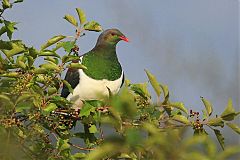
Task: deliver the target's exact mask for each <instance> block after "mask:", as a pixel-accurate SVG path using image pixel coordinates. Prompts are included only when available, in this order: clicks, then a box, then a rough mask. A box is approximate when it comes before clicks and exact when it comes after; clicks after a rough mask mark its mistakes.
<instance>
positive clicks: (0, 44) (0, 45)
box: [0, 40, 13, 50]
mask: <svg viewBox="0 0 240 160" xmlns="http://www.w3.org/2000/svg"><path fill="white" fill-rule="evenodd" d="M12 48H13V47H12V43H11V42H8V41H2V40H0V49H5V50H11V49H12Z"/></svg>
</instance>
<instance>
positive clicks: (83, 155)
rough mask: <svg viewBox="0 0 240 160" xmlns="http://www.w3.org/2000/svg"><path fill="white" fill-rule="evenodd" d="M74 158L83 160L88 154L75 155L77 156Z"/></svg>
mask: <svg viewBox="0 0 240 160" xmlns="http://www.w3.org/2000/svg"><path fill="white" fill-rule="evenodd" d="M73 157H74V158H75V159H83V158H85V157H86V154H85V153H75V154H74V155H73Z"/></svg>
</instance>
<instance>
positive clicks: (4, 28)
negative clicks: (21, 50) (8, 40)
mask: <svg viewBox="0 0 240 160" xmlns="http://www.w3.org/2000/svg"><path fill="white" fill-rule="evenodd" d="M6 32H7V27H6V26H2V28H1V29H0V36H1V35H3V34H4V33H6Z"/></svg>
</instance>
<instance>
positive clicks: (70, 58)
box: [62, 55, 80, 63]
mask: <svg viewBox="0 0 240 160" xmlns="http://www.w3.org/2000/svg"><path fill="white" fill-rule="evenodd" d="M79 60H80V57H79V56H75V55H65V56H63V57H62V63H67V62H70V61H79Z"/></svg>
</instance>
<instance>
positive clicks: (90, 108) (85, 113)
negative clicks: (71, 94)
mask: <svg viewBox="0 0 240 160" xmlns="http://www.w3.org/2000/svg"><path fill="white" fill-rule="evenodd" d="M93 111H95V108H94V107H93V106H92V105H90V104H89V103H85V104H84V106H83V108H82V109H81V111H80V114H79V116H80V117H82V116H86V117H88V116H89V115H90V113H91V112H93Z"/></svg>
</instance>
